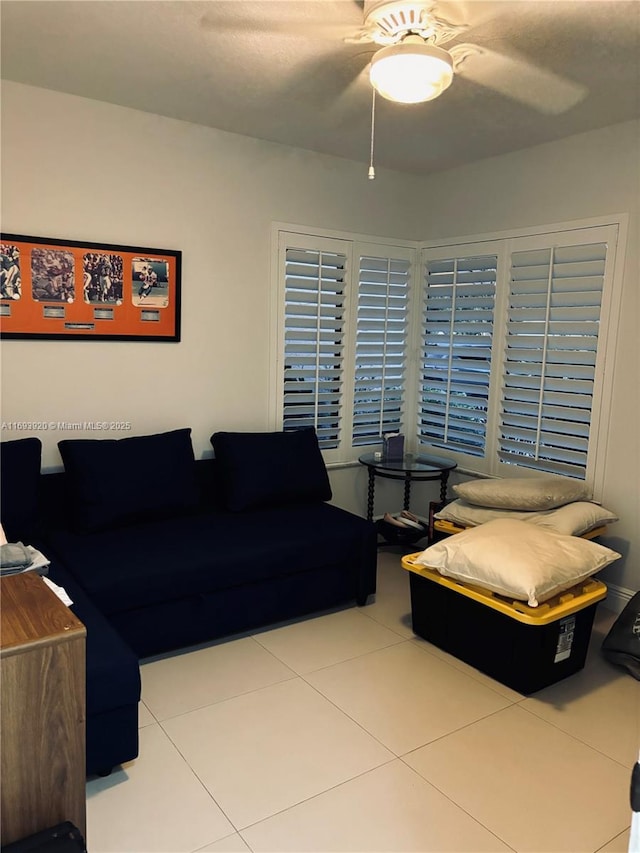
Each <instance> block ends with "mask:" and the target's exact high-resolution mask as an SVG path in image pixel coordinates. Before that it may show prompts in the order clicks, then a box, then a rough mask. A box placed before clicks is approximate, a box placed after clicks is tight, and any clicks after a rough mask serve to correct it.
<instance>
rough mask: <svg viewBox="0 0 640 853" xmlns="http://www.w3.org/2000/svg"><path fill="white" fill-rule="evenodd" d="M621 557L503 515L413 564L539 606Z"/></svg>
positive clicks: (440, 544) (439, 544) (443, 543)
mask: <svg viewBox="0 0 640 853" xmlns="http://www.w3.org/2000/svg"><path fill="white" fill-rule="evenodd" d="M620 556H621V555H620V554H618V553H617V552H616V551H612V550H611V549H610V548H605V547H604V545H599V544H597V543H596V542H591V541H589V540H587V539H580V538H579V537H577V536H565V535H563V534H560V533H554V532H553V531H551V530H544V529H542V528H540V527H538V526H537V525H535V524H528V523H527V522H526V521H520V520H518V519H507V518H504V519H498V520H496V521H488V522H487V523H486V524H482V525H480V526H479V527H472V528H471V529H469V530H465V531H463V532H462V533H456V534H455V535H453V536H449V537H447V539H444V540H443V541H441V542H437V543H436V544H435V545H431V546H430V547H429V548H427V549H426V550H424V551H423V552H422V553H421V554H419V555H418V556H417V557H416V558H415V559H414V562H415V563H418V564H420V565H423V566H428V567H430V568H434V569H437V570H438V571H439V572H440V574H441V575H444V576H445V577H451V578H455V579H456V580H460V581H463V582H466V583H471V584H475V585H477V586H480V587H483V588H484V589H488V590H491V591H492V592H495V593H497V594H498V595H504V596H508V597H510V598H515V599H518V600H521V601H526V602H528V604H529V605H530V606H531V607H537V606H538V604H542V602H544V601H547V600H548V599H549V598H552V597H553V596H554V595H557V594H558V593H559V592H562V591H563V590H565V589H569V588H570V587H572V586H575V585H576V584H578V583H580V581H582V580H584V579H585V578H588V577H589V576H590V575H593V574H595V573H596V572H598V571H600V569H603V568H604V567H605V566H608V565H609V564H610V563H613V562H614V561H615V560H618V559H619V558H620Z"/></svg>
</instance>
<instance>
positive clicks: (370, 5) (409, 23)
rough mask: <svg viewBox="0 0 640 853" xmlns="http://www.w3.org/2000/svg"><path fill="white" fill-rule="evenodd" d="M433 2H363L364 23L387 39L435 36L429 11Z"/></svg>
mask: <svg viewBox="0 0 640 853" xmlns="http://www.w3.org/2000/svg"><path fill="white" fill-rule="evenodd" d="M434 6H435V2H429V0H424V2H422V3H420V2H411V0H365V4H364V23H365V26H367V27H372V28H373V27H375V28H377V29H378V30H379V31H380V32H381V34H382V35H383V36H384V37H386V38H387V39H389V38H392V39H394V40H395V39H397V40H400V39H401V38H403V37H404V36H406V35H407V34H409V33H417V34H419V35H420V36H422V38H429V36H430V35H434V34H435V29H434V27H433V22H432V19H431V11H432V10H433V7H434Z"/></svg>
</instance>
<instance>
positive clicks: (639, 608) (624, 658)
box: [602, 592, 640, 681]
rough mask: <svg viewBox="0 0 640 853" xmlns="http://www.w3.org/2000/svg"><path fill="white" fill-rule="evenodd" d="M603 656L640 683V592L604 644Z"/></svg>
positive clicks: (629, 603)
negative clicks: (622, 668)
mask: <svg viewBox="0 0 640 853" xmlns="http://www.w3.org/2000/svg"><path fill="white" fill-rule="evenodd" d="M602 654H603V655H604V656H605V658H606V659H607V660H608V661H609V662H610V663H613V664H616V665H617V666H622V667H624V668H625V669H626V670H627V672H628V673H629V674H630V675H632V676H633V677H634V678H637V679H638V681H640V592H636V594H635V595H634V596H633V597H632V598H631V600H630V601H629V602H628V604H627V605H626V607H625V608H624V610H623V611H622V613H621V614H620V615H619V616H618V618H617V619H616V621H615V622H614V623H613V626H612V628H611V630H610V631H609V633H608V634H607V636H606V637H605V638H604V641H603V643H602Z"/></svg>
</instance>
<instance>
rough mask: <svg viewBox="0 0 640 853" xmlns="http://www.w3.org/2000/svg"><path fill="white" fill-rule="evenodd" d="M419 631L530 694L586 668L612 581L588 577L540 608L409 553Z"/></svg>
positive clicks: (407, 563)
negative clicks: (428, 565)
mask: <svg viewBox="0 0 640 853" xmlns="http://www.w3.org/2000/svg"><path fill="white" fill-rule="evenodd" d="M415 556H416V555H415V554H410V555H408V556H407V557H405V558H404V559H403V560H402V565H403V567H404V568H405V569H407V570H408V571H409V572H410V583H411V613H412V618H413V630H414V632H415V633H416V634H417V635H418V636H420V637H423V638H424V639H425V640H428V641H429V642H430V643H433V644H434V645H435V646H438V648H440V649H442V650H443V651H445V652H449V654H452V655H454V656H455V657H457V658H459V659H460V660H462V661H464V662H465V663H468V664H470V665H471V666H473V667H475V668H476V669H479V670H480V671H481V672H484V673H485V674H486V675H489V676H491V678H495V679H496V681H500V682H501V683H502V684H505V685H507V687H511V688H512V689H513V690H517V691H518V692H519V693H523V694H525V695H528V694H530V693H535V692H536V691H538V690H541V689H542V688H543V687H548V686H549V685H550V684H554V683H555V682H557V681H561V680H562V679H563V678H567V676H569V675H573V674H574V673H576V672H578V671H579V670H580V669H582V668H583V667H584V663H585V659H586V655H587V649H588V646H589V638H590V636H591V628H592V626H593V618H594V616H595V612H596V608H597V606H598V602H599V601H601V600H602V599H603V598H605V596H606V594H607V588H606V586H605V585H604V584H603V583H602V582H601V581H596V580H593V579H589V580H587V581H584V582H583V583H581V584H579V585H578V586H577V587H573V588H572V589H570V590H566V591H565V592H563V593H561V594H560V595H558V596H556V597H554V598H553V599H551V600H550V601H548V602H545V603H544V604H541V605H540V606H539V607H529V606H528V605H527V604H525V603H524V602H521V601H510V600H509V599H506V598H503V597H502V596H498V595H494V594H493V593H492V592H489V591H487V590H482V589H480V588H479V587H471V586H468V585H466V584H463V583H459V582H457V581H454V580H452V579H451V578H445V577H443V576H442V575H440V574H439V573H438V572H437V571H435V570H434V569H429V568H426V567H424V566H420V565H418V564H416V565H413V564H412V562H411V560H412V558H413V557H415Z"/></svg>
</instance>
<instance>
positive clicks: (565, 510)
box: [435, 500, 619, 536]
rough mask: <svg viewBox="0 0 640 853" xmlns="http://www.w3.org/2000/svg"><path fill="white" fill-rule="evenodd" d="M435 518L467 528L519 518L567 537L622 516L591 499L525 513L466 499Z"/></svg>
mask: <svg viewBox="0 0 640 853" xmlns="http://www.w3.org/2000/svg"><path fill="white" fill-rule="evenodd" d="M435 518H441V519H443V520H445V521H451V522H453V523H454V524H460V525H462V526H463V527H476V526H477V525H478V524H485V523H486V522H487V521H494V520H495V519H497V518H516V519H519V520H520V521H528V522H530V523H531V524H539V525H540V527H545V528H548V529H549V530H554V531H555V532H556V533H564V534H566V535H567V536H582V534H583V533H588V532H589V531H590V530H593V529H594V528H595V527H600V526H602V525H603V524H612V523H613V522H614V521H619V519H618V516H617V515H614V514H613V513H612V512H610V511H609V510H608V509H605V508H604V507H602V506H600V505H599V504H595V503H591V502H590V501H574V502H573V503H570V504H565V505H564V506H559V507H556V508H555V509H548V510H544V511H539V512H535V511H533V512H531V511H529V512H524V511H522V510H512V509H493V508H491V507H482V506H475V505H474V504H470V503H467V502H466V501H463V500H457V501H451V503H450V504H447V506H445V507H444V508H443V509H441V510H440V511H439V512H437V513H436V514H435Z"/></svg>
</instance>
